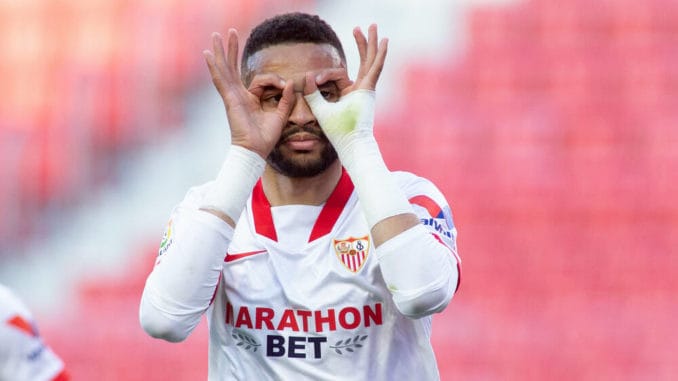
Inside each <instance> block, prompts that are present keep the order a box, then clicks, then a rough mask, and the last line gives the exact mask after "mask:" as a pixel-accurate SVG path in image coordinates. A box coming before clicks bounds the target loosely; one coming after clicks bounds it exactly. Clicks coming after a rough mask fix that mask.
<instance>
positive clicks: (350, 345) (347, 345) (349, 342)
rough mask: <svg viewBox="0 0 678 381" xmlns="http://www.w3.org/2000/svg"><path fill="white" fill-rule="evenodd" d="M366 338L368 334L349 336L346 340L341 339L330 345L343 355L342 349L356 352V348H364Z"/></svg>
mask: <svg viewBox="0 0 678 381" xmlns="http://www.w3.org/2000/svg"><path fill="white" fill-rule="evenodd" d="M365 339H367V335H362V336H361V335H358V336H356V337H355V338H353V337H349V338H348V339H346V340H345V341H344V340H339V341H337V342H336V343H335V344H334V345H330V348H332V349H334V351H335V352H337V354H339V355H343V354H344V353H343V352H342V351H341V350H342V349H343V350H345V351H347V352H354V351H355V348H362V347H363V345H362V342H363V341H365Z"/></svg>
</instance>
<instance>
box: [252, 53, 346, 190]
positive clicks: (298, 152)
mask: <svg viewBox="0 0 678 381" xmlns="http://www.w3.org/2000/svg"><path fill="white" fill-rule="evenodd" d="M246 65H247V67H246V69H247V70H246V77H247V78H249V79H250V80H249V81H248V84H249V83H252V82H253V81H254V80H255V79H256V78H257V76H266V75H271V74H274V75H277V76H279V77H280V78H282V79H284V80H286V81H287V80H292V81H294V91H295V103H294V105H293V107H292V112H291V114H290V116H289V118H288V120H287V124H286V126H285V127H284V128H283V130H282V133H281V136H280V140H279V141H278V143H277V144H276V146H275V148H274V149H273V151H272V152H271V154H270V155H269V157H268V160H267V161H268V163H269V165H271V167H272V168H273V169H275V170H276V171H278V172H280V173H282V174H284V175H286V176H290V177H310V176H315V175H318V174H320V173H322V172H323V171H324V170H325V169H327V168H328V167H329V166H330V165H331V164H332V163H334V161H335V160H337V153H336V151H335V150H334V147H332V145H331V144H330V142H329V141H328V140H327V138H326V137H325V134H324V133H323V132H322V130H321V129H320V126H319V125H318V121H317V120H316V119H315V116H314V115H313V113H312V112H311V109H310V108H309V107H308V104H307V103H306V101H305V100H304V94H303V89H304V84H305V78H306V72H319V71H322V70H324V69H332V68H340V67H343V63H342V61H341V58H340V56H339V54H338V52H337V50H336V49H335V48H334V47H332V46H331V45H328V44H311V43H299V44H285V45H274V46H271V47H268V48H265V49H262V50H260V51H258V52H256V53H255V54H253V55H252V56H251V57H250V58H249V59H248V60H247V63H246ZM319 89H320V91H321V93H322V94H323V95H324V96H325V98H326V99H327V100H328V101H331V102H332V101H335V102H336V101H337V100H338V99H339V90H338V89H337V87H336V85H335V83H334V82H329V83H326V84H322V85H320V86H319ZM281 93H282V89H281V88H277V87H273V86H271V87H269V88H266V89H265V90H264V92H263V94H262V95H261V104H262V107H263V108H264V109H269V110H274V109H275V108H276V107H277V106H278V101H279V100H280V97H281Z"/></svg>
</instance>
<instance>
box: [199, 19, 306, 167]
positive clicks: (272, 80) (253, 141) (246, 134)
mask: <svg viewBox="0 0 678 381" xmlns="http://www.w3.org/2000/svg"><path fill="white" fill-rule="evenodd" d="M227 48H228V49H227V51H224V43H223V38H222V36H221V35H220V34H219V33H214V34H212V50H209V49H207V50H205V51H203V55H204V56H205V61H206V62H207V66H208V67H209V71H210V75H211V76H212V82H213V83H214V86H215V87H216V88H217V91H218V92H219V95H221V98H222V100H223V102H224V106H225V107H226V116H227V118H228V124H229V127H230V129H231V144H233V145H238V146H242V147H244V148H246V149H248V150H250V151H253V152H256V153H257V154H259V155H260V156H261V157H262V158H264V159H266V158H267V157H268V154H269V153H270V152H271V150H273V147H275V145H276V143H277V142H278V139H279V138H280V133H281V131H282V128H283V126H284V125H285V123H286V121H287V118H288V116H289V114H290V112H291V110H292V104H293V102H294V90H293V84H292V81H288V82H287V83H286V82H285V81H283V80H282V78H279V77H275V76H268V77H263V78H258V79H257V80H256V81H258V83H254V81H253V83H252V84H251V85H250V90H249V91H248V89H246V88H245V86H244V85H243V84H242V81H241V79H240V73H239V71H238V32H237V31H236V30H235V29H229V31H228V41H227ZM269 85H272V86H274V87H279V88H282V89H283V91H282V95H281V99H280V100H279V101H278V104H277V107H276V108H274V109H270V108H267V109H266V110H264V108H263V107H262V104H261V100H260V97H259V96H258V95H257V89H263V88H265V87H267V86H269Z"/></svg>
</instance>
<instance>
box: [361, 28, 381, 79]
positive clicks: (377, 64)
mask: <svg viewBox="0 0 678 381" xmlns="http://www.w3.org/2000/svg"><path fill="white" fill-rule="evenodd" d="M387 52H388V39H387V38H384V39H382V40H381V42H380V43H379V49H378V50H377V55H376V57H375V58H374V63H373V64H372V67H370V70H369V72H368V73H367V75H366V76H365V85H366V86H368V87H364V88H369V89H371V90H374V89H375V88H376V87H377V81H378V80H379V76H380V75H381V72H382V70H383V69H384V62H385V61H386V53H387ZM361 87H362V86H361Z"/></svg>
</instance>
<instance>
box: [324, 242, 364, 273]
mask: <svg viewBox="0 0 678 381" xmlns="http://www.w3.org/2000/svg"><path fill="white" fill-rule="evenodd" d="M332 242H333V244H332V246H333V247H334V251H335V253H336V254H337V258H338V259H339V261H340V262H341V263H342V264H343V265H344V267H345V268H346V269H347V270H349V271H351V272H353V273H357V272H358V271H360V269H362V268H363V265H364V264H365V262H367V256H368V255H369V253H370V237H369V236H368V235H366V236H363V237H360V238H355V237H349V238H344V239H333V240H332Z"/></svg>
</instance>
